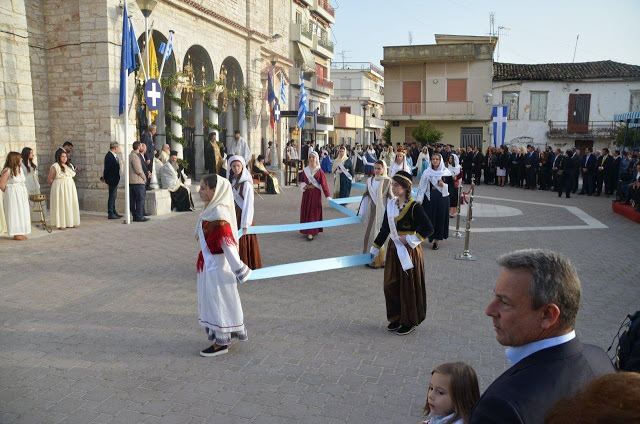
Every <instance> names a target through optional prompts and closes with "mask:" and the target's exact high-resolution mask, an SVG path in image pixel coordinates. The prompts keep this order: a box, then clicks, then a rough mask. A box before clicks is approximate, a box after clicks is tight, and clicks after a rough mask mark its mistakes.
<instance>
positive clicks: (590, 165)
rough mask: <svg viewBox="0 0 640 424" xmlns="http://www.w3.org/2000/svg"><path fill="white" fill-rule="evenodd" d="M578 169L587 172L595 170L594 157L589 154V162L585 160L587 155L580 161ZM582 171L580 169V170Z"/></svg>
mask: <svg viewBox="0 0 640 424" xmlns="http://www.w3.org/2000/svg"><path fill="white" fill-rule="evenodd" d="M580 168H587V172H591V173H592V172H593V170H594V169H595V168H596V157H595V156H594V155H593V153H591V154H590V155H589V160H587V155H584V157H583V158H582V159H581V160H580ZM580 171H582V169H580Z"/></svg>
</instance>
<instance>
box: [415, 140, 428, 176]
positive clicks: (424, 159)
mask: <svg viewBox="0 0 640 424" xmlns="http://www.w3.org/2000/svg"><path fill="white" fill-rule="evenodd" d="M430 163H431V161H430V160H429V148H428V147H427V146H424V147H423V148H422V151H421V152H420V154H419V155H418V163H416V165H417V166H418V178H422V173H423V172H424V171H425V170H426V169H427V168H428V167H429V164H430Z"/></svg>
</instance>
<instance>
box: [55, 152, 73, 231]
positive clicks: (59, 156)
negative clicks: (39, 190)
mask: <svg viewBox="0 0 640 424" xmlns="http://www.w3.org/2000/svg"><path fill="white" fill-rule="evenodd" d="M75 176H76V170H75V168H74V167H73V165H72V164H70V163H69V162H68V160H67V153H66V152H65V151H64V150H62V149H58V151H57V152H56V163H54V164H53V165H51V169H50V170H49V177H48V178H47V182H48V183H49V185H50V186H51V223H52V224H53V225H55V226H56V227H57V228H58V229H59V230H63V231H64V230H66V229H67V228H75V227H77V226H79V225H80V206H79V204H78V191H77V190H76V183H75V182H74V181H73V177H75Z"/></svg>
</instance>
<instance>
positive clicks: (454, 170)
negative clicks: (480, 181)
mask: <svg viewBox="0 0 640 424" xmlns="http://www.w3.org/2000/svg"><path fill="white" fill-rule="evenodd" d="M447 160H448V163H447V169H448V170H449V172H451V176H452V177H453V178H451V182H450V183H449V218H453V216H454V215H455V214H456V210H457V208H458V187H460V180H462V174H460V169H461V168H460V159H458V155H456V154H455V153H453V152H451V153H450V154H449V157H448V158H447Z"/></svg>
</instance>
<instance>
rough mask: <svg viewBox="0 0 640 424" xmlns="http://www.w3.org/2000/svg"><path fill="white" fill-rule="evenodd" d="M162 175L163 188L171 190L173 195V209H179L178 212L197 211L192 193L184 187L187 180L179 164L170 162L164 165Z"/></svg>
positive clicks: (170, 192)
mask: <svg viewBox="0 0 640 424" xmlns="http://www.w3.org/2000/svg"><path fill="white" fill-rule="evenodd" d="M160 175H161V180H162V188H165V189H167V190H169V194H170V195H171V209H172V210H173V209H177V210H178V212H185V211H193V210H195V208H194V206H193V199H192V198H191V192H190V191H189V189H188V188H187V187H186V186H185V185H184V182H185V180H186V178H185V176H184V173H183V170H182V169H180V168H179V167H178V164H177V163H172V162H171V161H168V162H167V163H165V164H164V165H162V168H161V172H160Z"/></svg>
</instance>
